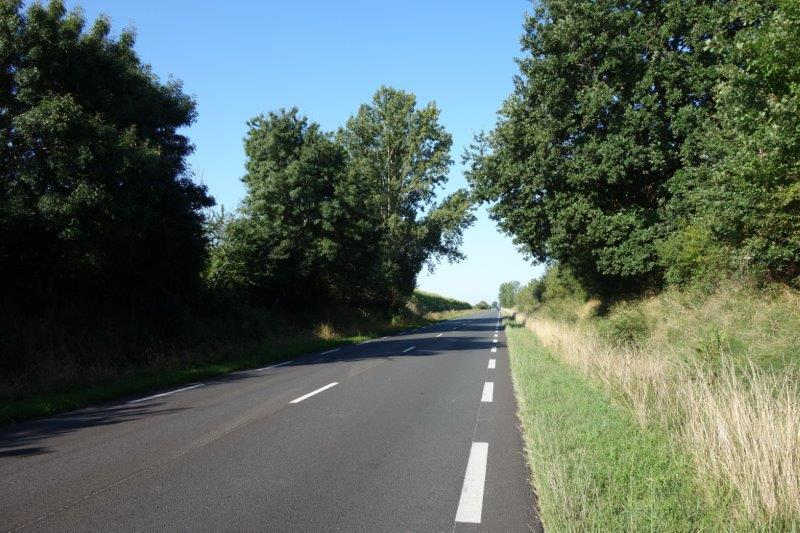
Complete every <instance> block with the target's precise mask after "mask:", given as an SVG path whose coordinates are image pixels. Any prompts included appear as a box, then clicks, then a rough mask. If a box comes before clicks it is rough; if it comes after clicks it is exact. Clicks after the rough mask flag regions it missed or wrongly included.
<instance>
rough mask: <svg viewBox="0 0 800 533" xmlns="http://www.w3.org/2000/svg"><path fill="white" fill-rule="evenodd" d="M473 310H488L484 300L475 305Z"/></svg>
mask: <svg viewBox="0 0 800 533" xmlns="http://www.w3.org/2000/svg"><path fill="white" fill-rule="evenodd" d="M475 309H489V304H487V303H486V301H485V300H481V301H480V302H478V303H476V304H475Z"/></svg>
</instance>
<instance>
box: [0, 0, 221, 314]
mask: <svg viewBox="0 0 800 533" xmlns="http://www.w3.org/2000/svg"><path fill="white" fill-rule="evenodd" d="M109 28H110V25H109V22H108V20H107V19H105V18H102V17H101V18H99V19H98V20H96V21H95V22H94V24H93V25H92V26H91V27H90V28H88V29H86V24H85V20H84V19H83V17H82V16H81V15H80V13H79V12H77V11H76V12H71V13H68V12H67V11H66V10H65V8H64V6H63V3H62V2H60V1H52V2H50V3H49V5H47V6H43V5H40V4H38V3H33V4H31V5H30V7H28V8H27V10H25V11H23V10H22V2H21V1H9V2H3V3H2V4H0V62H2V69H0V150H2V158H0V174H2V177H1V178H0V232H2V235H0V270H2V271H3V273H4V280H5V283H6V288H5V289H4V291H5V292H6V296H7V297H9V298H12V299H14V300H15V301H16V302H17V303H24V302H27V303H28V304H30V305H34V306H35V305H40V304H41V299H44V298H47V299H49V300H51V301H54V300H55V299H57V298H58V297H59V296H64V295H65V294H70V295H80V296H79V297H81V298H85V297H87V296H88V295H92V297H95V296H97V297H103V298H106V297H108V298H112V299H115V300H121V301H139V300H145V299H149V300H151V301H156V302H165V301H169V300H172V299H175V298H180V297H183V296H185V295H187V294H189V293H191V292H192V291H194V290H196V289H197V287H198V283H199V281H200V274H201V271H202V269H203V268H204V265H205V257H206V239H205V236H204V233H203V227H202V223H203V215H202V211H201V210H202V208H205V207H208V206H210V205H212V204H213V200H212V199H211V198H210V197H209V196H208V194H207V193H206V189H205V187H203V186H200V185H197V184H195V183H194V182H192V180H191V176H190V174H189V172H188V169H187V166H186V162H185V161H186V156H187V155H188V154H190V153H191V151H192V146H191V144H190V143H189V141H188V139H187V138H186V137H185V136H183V135H181V134H180V133H178V130H179V128H181V127H184V126H186V125H188V124H191V123H192V122H193V121H194V119H195V103H194V101H193V100H192V99H191V98H190V97H189V96H187V95H186V94H184V93H183V91H182V89H181V85H180V83H179V82H176V81H170V82H168V83H161V82H160V81H159V80H158V79H157V78H156V76H155V75H154V74H153V73H152V72H151V70H150V68H149V67H148V66H147V65H144V64H142V63H141V62H140V60H139V58H138V57H137V55H136V53H135V52H134V50H133V45H134V38H133V34H131V33H129V32H123V33H122V34H121V35H120V36H119V38H117V39H113V38H111V37H110V36H109Z"/></svg>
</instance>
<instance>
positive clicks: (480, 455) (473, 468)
mask: <svg viewBox="0 0 800 533" xmlns="http://www.w3.org/2000/svg"><path fill="white" fill-rule="evenodd" d="M488 456H489V443H488V442H473V443H472V448H471V449H470V451H469V459H468V460H467V471H466V473H465V474H464V485H463V487H462V488H461V498H460V499H459V500H458V510H456V522H468V523H470V524H480V523H481V511H482V510H483V488H484V485H485V484H486V460H487V458H488Z"/></svg>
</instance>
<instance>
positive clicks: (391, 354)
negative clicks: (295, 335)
mask: <svg viewBox="0 0 800 533" xmlns="http://www.w3.org/2000/svg"><path fill="white" fill-rule="evenodd" d="M496 322H497V318H496V317H481V318H467V319H460V320H454V321H451V322H449V323H448V324H453V325H454V324H456V323H457V324H458V329H457V330H456V331H454V330H453V329H452V327H445V328H442V327H436V326H433V327H426V328H423V330H422V331H409V332H406V334H405V335H400V336H397V335H396V336H391V337H387V338H385V339H374V340H372V341H368V342H365V343H361V344H355V345H346V346H342V347H341V348H339V350H338V351H336V352H334V353H331V354H329V355H322V354H321V353H313V354H308V355H305V356H301V357H298V358H296V359H294V360H292V361H290V362H287V363H285V364H283V365H281V366H280V367H278V368H276V369H275V370H276V371H278V370H280V369H281V368H291V367H302V366H307V365H321V364H330V363H341V362H347V361H359V360H368V359H389V360H391V359H401V358H408V357H431V356H439V355H445V354H452V353H453V352H459V351H471V350H482V349H486V350H488V349H490V348H492V347H502V346H505V345H504V343H502V342H498V343H494V342H492V337H493V333H494V331H495V324H496ZM438 333H444V336H443V337H436V334H438ZM476 333H479V334H480V333H483V335H476ZM410 346H414V349H413V350H411V351H409V352H405V353H404V350H406V349H407V348H409V347H410ZM269 375H270V374H269V373H265V372H259V371H257V370H250V371H242V372H236V373H232V374H227V375H224V376H219V377H216V378H211V379H207V380H204V381H203V383H204V384H205V386H206V387H214V386H222V385H226V384H230V383H234V382H237V381H242V380H250V379H263V378H265V377H267V376H269ZM157 393H158V391H153V394H157ZM137 398H138V397H137ZM168 401H169V399H168V398H164V399H153V400H150V401H144V402H141V403H136V404H132V403H130V402H128V403H121V402H115V403H114V404H110V405H108V404H107V405H104V406H96V407H89V408H85V409H81V410H78V411H73V412H70V413H66V414H63V415H58V416H54V417H51V418H44V419H39V420H32V421H27V422H21V423H18V424H12V425H9V426H5V427H3V428H0V459H5V460H14V459H15V458H24V457H31V456H35V455H42V454H47V453H51V452H52V451H53V450H51V449H49V448H47V447H45V446H38V445H37V443H39V442H40V441H42V440H44V439H48V438H52V437H57V436H60V435H64V434H67V433H70V432H74V431H79V430H81V429H84V428H90V427H97V426H109V425H117V424H124V423H126V422H130V421H134V420H138V419H141V418H144V417H153V416H163V415H168V414H172V413H176V412H181V411H184V410H187V409H191V407H181V408H164V407H163V406H164V405H165V404H166V402H168Z"/></svg>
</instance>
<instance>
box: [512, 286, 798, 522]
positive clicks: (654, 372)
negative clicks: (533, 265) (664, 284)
mask: <svg viewBox="0 0 800 533" xmlns="http://www.w3.org/2000/svg"><path fill="white" fill-rule="evenodd" d="M775 297H776V298H777V303H776V300H775V299H768V298H766V297H765V298H764V299H762V300H759V299H756V300H753V299H752V298H751V299H749V300H748V302H749V303H750V304H751V305H749V306H748V305H746V304H747V303H748V302H745V301H743V299H742V298H731V296H730V294H728V295H727V296H726V295H725V294H716V295H714V296H712V297H711V298H709V299H708V300H706V301H705V302H701V303H700V304H699V305H696V306H694V307H692V306H689V305H687V304H686V302H685V301H681V299H680V296H679V295H676V294H667V295H663V296H661V297H657V298H651V299H648V300H645V301H642V302H641V303H640V304H639V307H638V309H636V312H639V313H642V314H643V316H645V317H646V318H647V317H650V318H652V317H658V320H656V321H654V322H653V324H654V325H653V327H651V328H650V330H649V332H648V335H647V337H646V338H645V339H644V340H643V341H642V342H639V343H615V342H611V341H609V339H608V338H607V336H604V335H603V334H602V333H601V332H600V331H599V330H598V328H596V327H595V325H594V324H592V323H591V322H586V321H579V322H575V323H567V322H563V321H559V320H555V319H552V318H546V317H540V316H525V315H522V314H520V313H517V316H516V319H517V320H518V321H524V322H525V324H526V326H527V327H528V328H529V329H530V330H532V331H533V332H534V333H536V335H537V336H538V337H539V338H540V340H541V341H542V343H543V344H544V345H546V346H548V347H549V348H551V349H553V351H554V352H555V353H557V354H558V355H559V356H560V357H561V358H562V359H563V360H564V361H565V362H566V363H568V364H570V365H571V366H573V367H575V368H578V369H580V370H581V371H582V372H584V373H585V374H586V375H588V376H590V377H592V378H594V379H597V380H598V381H600V382H601V383H603V384H604V386H605V387H607V388H608V389H609V390H610V391H611V392H612V393H613V394H614V395H615V397H617V398H619V399H620V400H621V401H622V402H623V403H625V404H626V405H628V406H629V407H630V408H631V409H632V411H633V412H634V414H635V416H636V418H637V420H638V422H639V423H640V424H642V425H643V426H646V425H650V424H656V425H659V426H661V427H663V428H666V429H667V430H668V431H669V432H670V434H671V435H672V436H673V437H674V439H675V441H676V442H677V443H678V444H679V445H681V446H682V447H684V448H685V449H686V450H687V451H688V452H689V453H690V454H691V456H692V457H693V459H694V463H695V466H696V473H697V476H698V486H702V487H705V489H706V496H707V498H708V504H709V505H718V506H719V505H721V506H727V507H728V510H729V512H730V513H732V514H733V515H735V518H736V519H737V520H738V521H744V522H747V523H749V524H752V525H755V526H758V527H763V528H766V529H772V528H774V529H783V528H785V529H792V528H796V527H798V524H800V390H798V381H797V379H796V376H797V372H796V371H795V367H794V366H793V361H792V360H791V359H792V357H791V356H792V354H791V353H789V352H790V351H791V350H792V347H793V346H796V344H795V343H796V337H795V338H791V336H792V335H795V334H796V333H795V332H794V331H792V328H793V326H794V325H795V323H794V322H795V320H797V316H790V315H791V311H793V310H794V309H795V308H796V306H797V304H798V302H800V299H798V298H797V295H796V294H794V293H790V294H783V295H777V296H775ZM592 305H596V304H592ZM776 307H777V308H778V309H776ZM626 312H627V311H626ZM787 313H789V315H787ZM587 315H590V313H587ZM787 316H789V318H788V319H787ZM612 317H613V312H612ZM708 330H713V331H714V335H711V336H709V334H708ZM734 332H735V335H734ZM787 337H790V338H787ZM709 338H710V339H712V340H711V341H709ZM787 354H788V355H787ZM787 357H788V359H787ZM709 358H713V360H712V361H710V360H709ZM775 368H777V369H779V370H778V371H775Z"/></svg>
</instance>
